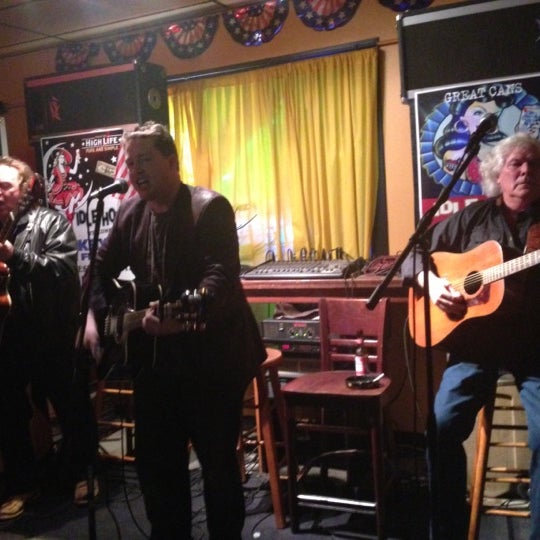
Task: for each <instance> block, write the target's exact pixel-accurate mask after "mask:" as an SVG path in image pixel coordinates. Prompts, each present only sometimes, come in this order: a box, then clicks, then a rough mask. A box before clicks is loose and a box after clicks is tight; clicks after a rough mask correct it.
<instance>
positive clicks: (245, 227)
mask: <svg viewBox="0 0 540 540" xmlns="http://www.w3.org/2000/svg"><path fill="white" fill-rule="evenodd" d="M377 64H378V59H377V49H376V48H369V49H363V50H360V51H354V52H347V53H341V54H335V55H329V56H324V57H320V58H315V59H310V60H303V61H297V62H291V63H288V64H283V65H279V66H275V67H268V68H262V69H255V70H251V71H245V72H241V73H235V74H229V75H223V76H218V77H207V78H201V79H196V80H188V81H185V82H180V83H176V84H172V85H170V86H169V110H170V126H171V133H172V134H173V136H174V137H175V140H176V142H177V145H178V150H179V155H180V161H181V171H180V172H181V175H182V178H183V180H184V182H186V183H188V184H193V185H194V184H198V185H203V186H206V187H210V188H212V189H214V190H216V191H218V192H220V193H222V194H223V195H225V196H226V197H227V198H228V199H229V200H230V202H231V203H232V205H233V207H234V208H235V211H236V220H237V226H238V235H239V240H240V256H241V260H242V262H243V263H244V264H260V263H261V262H263V261H264V260H265V258H266V257H267V256H268V255H269V254H270V253H271V252H272V253H274V254H275V256H276V258H277V259H278V260H283V259H285V260H286V259H289V258H291V257H297V258H299V257H300V254H301V252H302V250H305V252H307V253H308V254H312V256H316V257H317V258H320V257H321V256H322V253H323V250H324V251H325V252H326V253H327V254H328V253H329V252H332V251H334V250H337V249H342V250H343V253H344V255H345V256H346V257H351V258H356V257H359V256H362V257H368V256H369V254H370V248H371V245H370V243H371V234H372V228H373V221H374V215H375V204H376V194H377V182H378V125H377V94H378V85H377V82H378V70H377V67H378V66H377ZM333 256H335V253H333Z"/></svg>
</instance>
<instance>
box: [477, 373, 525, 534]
mask: <svg viewBox="0 0 540 540" xmlns="http://www.w3.org/2000/svg"><path fill="white" fill-rule="evenodd" d="M513 385H514V381H513V378H512V377H511V376H510V375H509V374H505V375H503V376H502V377H501V378H500V379H499V380H498V382H497V388H496V390H495V391H494V393H493V399H491V400H490V401H488V403H486V405H485V406H484V407H483V408H482V409H481V410H480V412H479V413H478V416H477V432H476V433H477V435H476V438H477V440H476V452H475V457H474V469H473V475H472V479H471V489H470V504H471V515H470V523H469V533H468V540H478V536H479V532H480V519H481V516H482V514H485V515H495V516H506V517H509V518H510V517H516V518H528V517H530V511H529V508H528V505H525V504H521V505H520V507H515V508H512V507H511V505H509V504H508V503H509V500H510V499H511V497H510V496H509V495H508V492H505V493H503V494H500V493H497V494H495V495H493V496H490V501H488V499H487V498H484V494H485V487H486V483H488V482H490V483H498V484H503V485H506V486H507V488H508V490H511V489H512V488H514V489H515V490H517V491H519V490H520V489H521V490H522V491H527V490H528V487H529V484H530V478H529V471H528V462H529V458H530V450H529V448H528V446H527V436H526V432H527V425H526V423H525V412H524V409H523V406H522V405H521V404H520V403H519V399H517V398H516V399H514V397H513V396H512V395H511V393H510V392H509V390H511V388H509V387H511V386H513ZM505 387H506V390H505ZM518 397H519V396H518ZM513 415H515V416H516V417H518V416H519V418H516V419H514V420H512V419H511V418H510V419H509V417H511V416H513ZM493 430H499V432H498V433H499V435H498V436H497V438H495V434H494V432H493ZM490 449H493V450H494V452H492V453H490ZM511 450H513V451H514V456H513V458H514V461H517V458H518V452H519V457H520V458H521V460H525V461H526V462H527V467H519V463H518V464H513V465H511V466H509V465H508V462H509V461H510V460H511V458H512V456H509V454H508V451H511ZM495 453H498V455H495ZM497 461H498V462H499V463H497ZM501 461H502V463H501ZM519 498H520V499H522V497H519ZM525 498H526V495H525ZM488 503H489V504H488Z"/></svg>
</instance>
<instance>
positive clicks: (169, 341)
mask: <svg viewBox="0 0 540 540" xmlns="http://www.w3.org/2000/svg"><path fill="white" fill-rule="evenodd" d="M168 214H169V216H170V217H169V222H168V226H167V227H168V228H167V233H166V234H165V235H163V237H164V238H165V239H164V240H163V241H164V245H163V247H162V248H161V249H159V250H156V249H152V245H153V244H152V242H153V237H152V230H153V227H154V224H153V222H152V221H153V219H155V216H152V213H151V212H150V210H149V209H148V207H147V204H146V203H145V202H144V201H142V200H141V199H140V198H139V197H138V196H135V197H133V198H131V199H129V200H127V201H125V202H124V203H123V204H122V205H121V206H120V208H119V209H118V213H117V216H116V219H115V222H114V224H113V227H112V230H111V232H110V234H109V236H108V238H107V239H106V241H105V242H104V244H103V245H102V246H101V247H100V249H99V251H98V256H97V259H96V265H95V273H94V276H93V284H92V293H91V301H90V303H91V307H92V309H93V310H94V312H95V313H97V314H98V316H99V314H101V315H103V314H104V312H106V310H107V307H108V305H109V304H110V299H109V298H107V290H108V282H110V280H111V279H112V278H115V277H117V276H118V274H119V273H120V272H121V271H122V270H123V269H125V268H126V267H129V268H130V270H131V272H132V273H133V275H134V276H135V281H136V283H138V284H139V285H144V286H146V285H148V284H153V285H159V286H161V288H162V299H163V301H164V302H173V301H175V300H178V299H179V298H180V296H181V295H182V293H183V292H184V291H186V290H191V289H196V288H203V287H204V288H206V289H207V290H208V291H210V293H211V294H212V300H211V301H210V302H209V303H208V306H207V309H206V313H205V318H206V320H207V328H206V331H205V332H203V333H202V334H197V333H189V332H188V333H185V334H183V333H181V334H175V335H173V336H167V337H161V338H159V339H158V340H157V348H156V350H155V352H154V351H153V350H152V354H153V356H155V357H156V358H154V359H153V360H156V359H157V364H158V365H160V366H164V367H174V366H175V365H177V364H178V363H179V362H182V364H183V365H184V366H185V365H186V362H192V364H193V365H195V364H196V365H197V366H198V367H197V369H199V370H201V373H203V374H204V376H208V377H215V378H216V379H220V380H222V381H223V382H227V381H229V382H230V383H231V384H234V383H236V382H240V383H241V384H245V383H246V382H247V381H248V380H249V379H250V378H252V377H253V376H254V374H255V370H256V367H257V366H258V365H259V364H260V363H261V362H262V361H263V360H264V358H265V357H266V352H265V350H264V346H263V343H262V340H261V337H260V335H259V332H258V327H257V324H256V321H255V319H254V317H253V314H252V312H251V308H250V306H249V304H248V303H247V300H246V298H245V295H244V292H243V290H242V286H241V282H240V279H239V273H240V261H239V255H238V236H237V232H236V224H235V221H234V211H233V209H232V207H231V206H230V204H229V202H228V201H227V199H226V198H225V197H223V196H221V195H219V194H218V193H216V192H213V191H210V190H207V189H204V188H200V187H191V186H187V185H185V184H181V186H180V190H179V193H178V196H177V199H176V201H175V203H174V205H173V207H172V208H171V210H170V211H169V212H168ZM156 253H157V255H156ZM156 267H159V268H158V270H156ZM154 299H156V298H154ZM141 307H144V306H141ZM131 350H133V347H132V348H131ZM138 350H139V351H141V350H143V349H142V348H141V349H138ZM149 350H150V349H146V350H144V354H145V355H148V354H150V353H149ZM135 356H136V355H135ZM130 360H133V359H130ZM142 360H143V359H140V358H139V359H135V364H137V362H138V361H142Z"/></svg>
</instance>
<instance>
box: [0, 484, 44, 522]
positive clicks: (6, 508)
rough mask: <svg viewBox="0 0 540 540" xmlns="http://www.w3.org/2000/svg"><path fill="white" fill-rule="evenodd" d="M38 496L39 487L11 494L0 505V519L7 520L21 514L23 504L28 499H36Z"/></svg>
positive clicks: (22, 512)
mask: <svg viewBox="0 0 540 540" xmlns="http://www.w3.org/2000/svg"><path fill="white" fill-rule="evenodd" d="M38 496H39V489H34V490H33V491H28V492H26V493H18V494H17V495H13V496H11V497H10V498H9V499H8V500H7V501H5V502H4V503H3V504H2V505H1V506H0V521H9V520H10V519H15V518H18V517H19V516H22V515H23V514H24V506H25V504H26V503H27V502H28V501H32V500H35V499H37V497H38Z"/></svg>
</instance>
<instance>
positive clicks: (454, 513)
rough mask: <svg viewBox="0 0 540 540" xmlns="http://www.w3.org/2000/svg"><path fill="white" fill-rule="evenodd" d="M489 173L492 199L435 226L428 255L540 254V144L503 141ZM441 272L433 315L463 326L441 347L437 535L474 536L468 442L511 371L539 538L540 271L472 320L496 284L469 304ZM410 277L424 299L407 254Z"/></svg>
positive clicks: (486, 166)
mask: <svg viewBox="0 0 540 540" xmlns="http://www.w3.org/2000/svg"><path fill="white" fill-rule="evenodd" d="M481 172H482V178H483V186H484V191H485V193H486V195H488V198H486V199H485V200H480V201H477V202H474V203H472V204H470V205H469V206H467V207H465V208H464V209H462V210H461V211H460V212H458V213H456V214H454V215H453V216H451V217H449V218H448V219H446V220H445V221H442V222H440V223H438V224H436V225H435V226H434V227H433V228H432V229H431V230H430V231H429V250H430V252H431V253H434V252H438V253H439V254H440V253H441V252H450V253H453V254H463V253H465V252H469V251H471V250H473V249H475V248H478V247H480V246H488V245H489V246H491V245H492V244H486V242H487V241H488V240H489V241H493V240H494V241H495V242H496V243H498V244H499V245H500V247H501V248H502V254H503V256H504V259H505V260H510V259H514V258H516V257H518V256H520V255H522V254H523V253H524V252H526V251H529V250H532V249H539V248H540V245H534V244H531V238H533V237H534V234H531V233H532V232H533V231H534V230H535V228H536V226H538V227H540V225H539V224H540V141H538V140H537V139H534V138H532V137H530V136H529V135H526V134H523V133H518V134H515V135H512V136H510V137H508V138H506V139H504V140H502V141H501V142H499V143H498V144H497V145H496V146H495V147H494V148H493V149H492V150H491V152H490V153H489V155H487V156H486V157H485V158H484V160H483V161H482V165H481ZM537 238H538V237H537ZM493 245H494V246H496V244H493ZM496 248H497V249H498V246H496ZM468 256H470V254H468ZM477 264H478V267H476V268H473V269H472V270H481V269H483V268H485V266H482V265H483V264H484V261H482V260H478V261H477ZM441 266H442V265H441V261H440V259H438V258H437V256H435V257H432V266H431V269H430V270H429V273H428V276H429V296H430V300H431V305H432V309H433V310H435V311H436V312H438V313H441V316H442V317H443V318H444V319H445V320H448V319H449V320H452V321H455V322H457V323H459V325H458V326H457V327H456V328H455V329H454V330H453V331H452V332H451V333H450V335H449V336H448V338H444V339H443V341H442V346H443V347H444V348H445V349H446V350H447V351H448V352H449V356H448V364H447V366H446V369H445V371H444V373H443V376H442V380H441V383H440V386H439V389H438V391H437V395H436V397H435V402H434V410H433V412H434V424H435V427H434V432H435V433H434V441H433V442H432V445H431V447H430V449H429V450H430V451H429V452H428V458H429V470H430V484H431V488H432V494H433V502H434V507H433V515H432V517H433V519H432V536H433V537H434V538H437V539H440V540H456V539H461V538H463V539H464V538H466V537H467V522H468V510H467V505H466V491H467V463H466V454H465V451H464V448H463V442H464V441H465V440H466V439H467V438H468V437H469V435H470V434H471V432H472V430H473V428H474V425H475V419H476V415H477V413H478V411H479V410H480V408H481V407H482V406H483V405H484V404H485V403H486V402H487V401H488V400H489V399H490V398H492V397H493V394H494V392H495V387H496V383H497V380H498V378H499V376H500V374H501V370H504V371H508V372H510V373H511V374H512V375H513V376H514V379H515V382H516V385H517V388H518V390H519V394H520V398H521V401H522V403H523V405H524V407H525V409H526V412H527V420H528V437H529V441H528V442H529V447H530V449H531V452H532V459H531V470H530V474H531V489H530V507H531V515H532V518H531V532H530V538H531V539H538V538H540V464H539V459H540V361H539V360H540V332H539V331H538V329H539V328H540V267H539V266H534V267H531V268H528V269H527V270H522V271H519V272H516V273H514V274H513V275H511V276H510V277H508V278H507V279H506V280H505V281H504V295H503V296H502V300H501V302H500V305H498V307H497V308H496V309H495V311H494V312H493V313H491V314H490V315H486V316H476V317H469V316H470V315H471V312H472V311H474V309H475V303H478V302H482V301H484V300H483V298H488V297H489V294H490V287H491V285H480V286H481V287H483V288H484V292H485V296H483V297H480V296H478V295H476V296H474V297H470V295H469V294H468V293H467V292H466V291H464V290H462V289H460V288H459V287H458V285H457V284H456V283H451V282H450V280H449V279H446V278H445V277H444V276H445V272H444V271H443V270H444V269H443V268H442V267H441ZM402 271H403V275H404V276H405V277H406V278H408V279H410V280H411V283H412V285H413V286H414V287H415V288H417V289H418V290H419V292H420V294H421V289H422V286H423V284H424V272H423V269H422V266H421V261H420V257H419V255H418V254H413V255H411V256H409V258H408V259H407V260H406V261H405V264H404V265H403V268H402ZM463 275H464V276H465V275H467V273H466V272H465V273H464V274H463ZM499 282H500V280H499ZM491 292H493V291H491ZM432 326H433V324H432Z"/></svg>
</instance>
